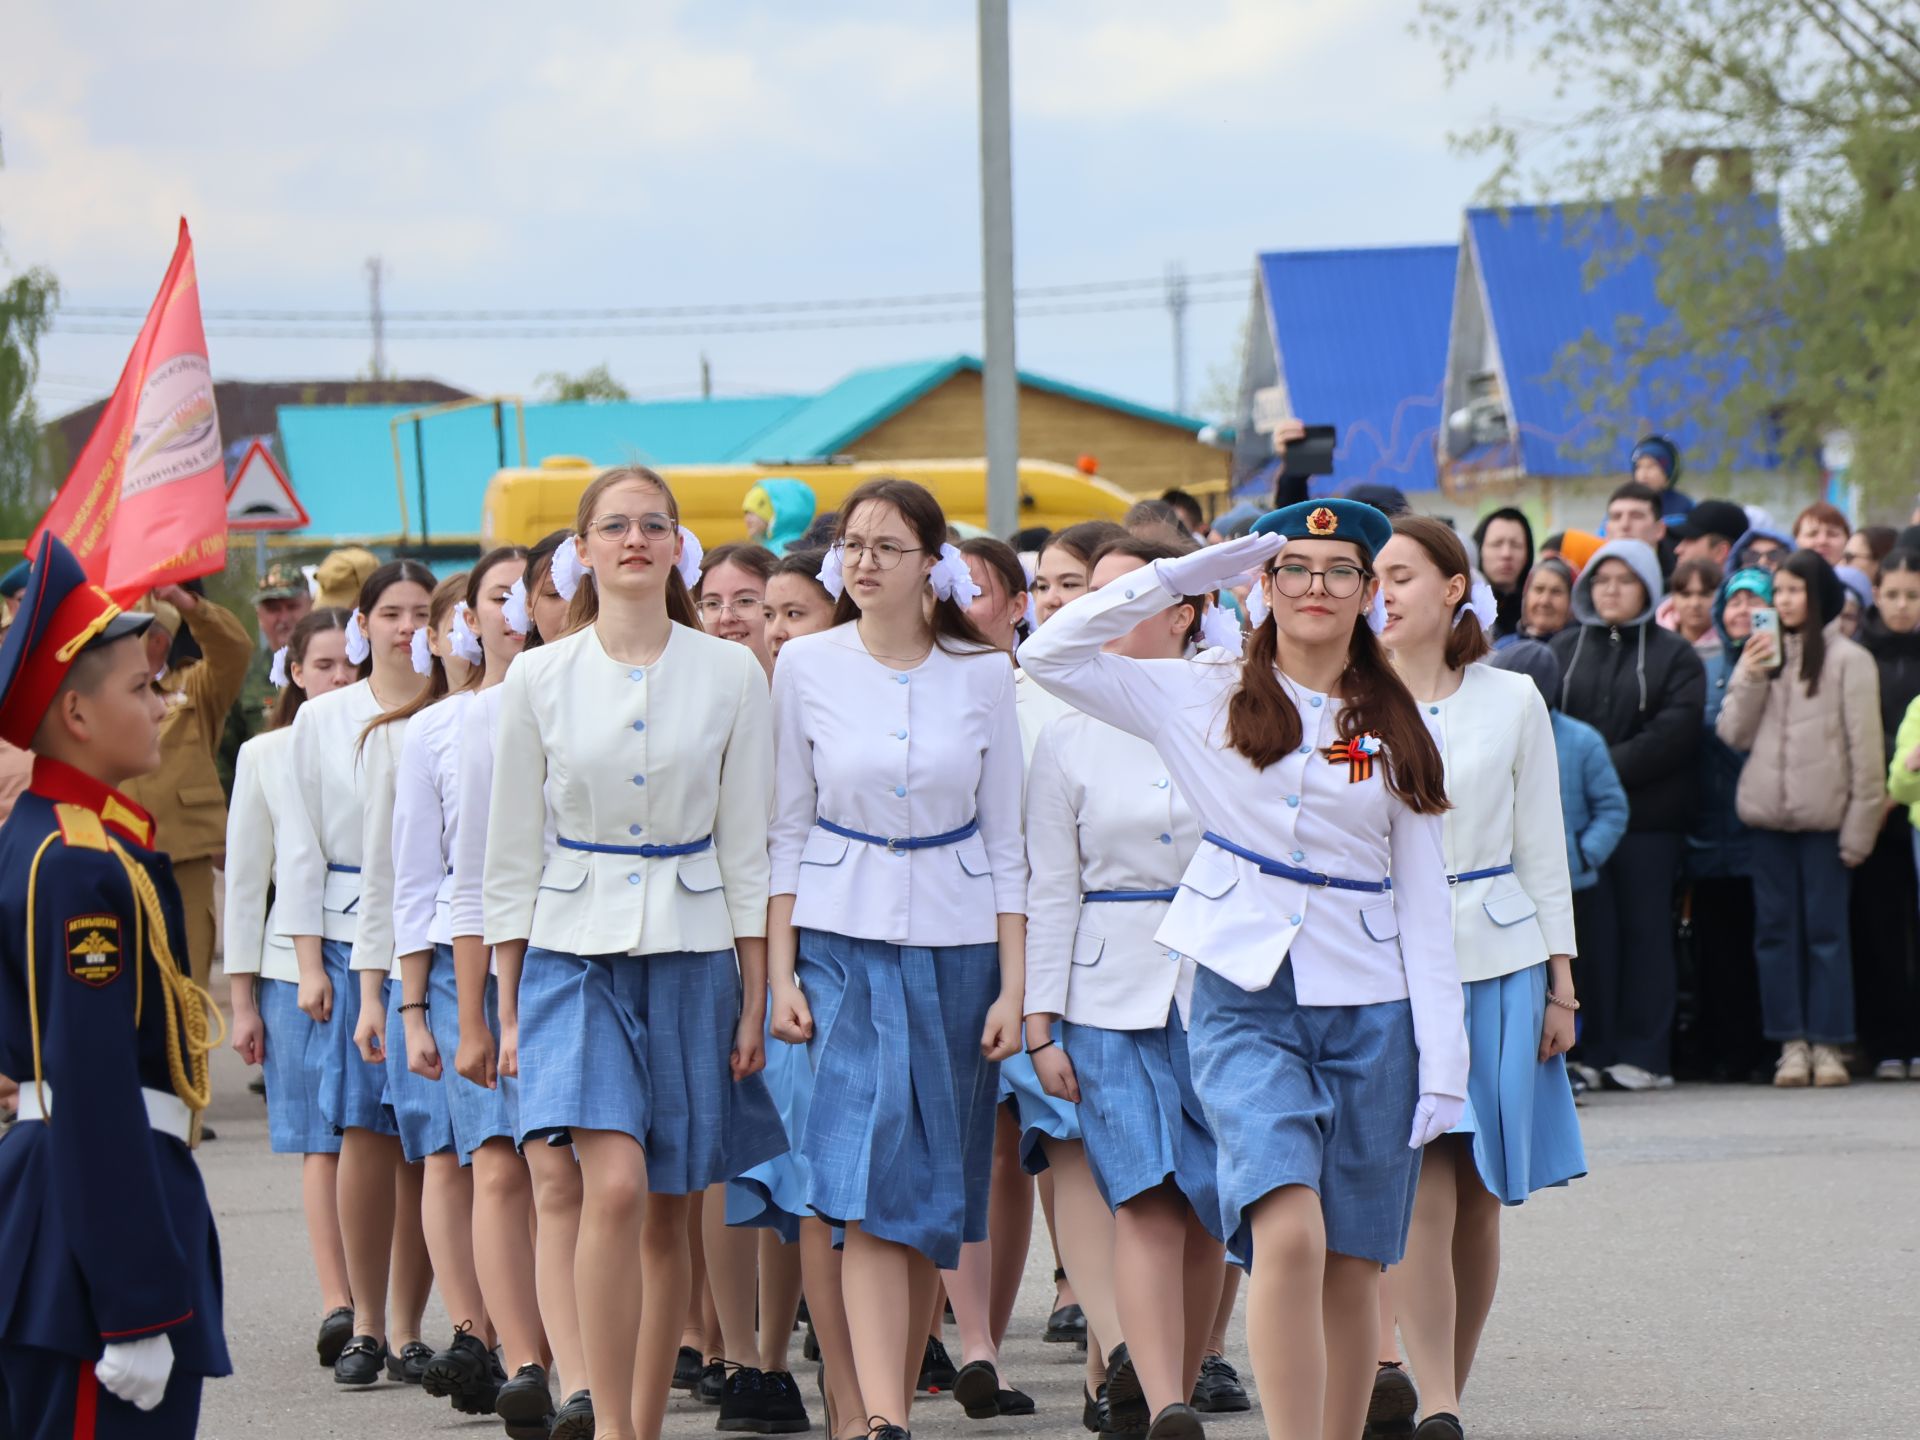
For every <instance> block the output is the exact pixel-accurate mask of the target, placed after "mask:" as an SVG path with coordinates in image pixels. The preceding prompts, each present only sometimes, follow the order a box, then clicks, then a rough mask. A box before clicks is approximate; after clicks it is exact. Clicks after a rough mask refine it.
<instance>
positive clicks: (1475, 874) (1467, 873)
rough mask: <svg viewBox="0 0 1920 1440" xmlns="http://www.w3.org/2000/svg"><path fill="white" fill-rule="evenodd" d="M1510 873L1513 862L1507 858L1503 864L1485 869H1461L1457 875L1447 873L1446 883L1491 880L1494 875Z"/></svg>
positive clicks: (1461, 883)
mask: <svg viewBox="0 0 1920 1440" xmlns="http://www.w3.org/2000/svg"><path fill="white" fill-rule="evenodd" d="M1512 873H1513V862H1512V861H1511V860H1509V861H1508V862H1507V863H1506V864H1504V865H1493V866H1489V867H1488V868H1487V869H1485V870H1462V871H1461V872H1460V873H1459V874H1458V875H1449V876H1447V884H1449V885H1464V884H1466V883H1467V881H1469V880H1491V879H1492V878H1493V877H1494V876H1496V875H1511V874H1512Z"/></svg>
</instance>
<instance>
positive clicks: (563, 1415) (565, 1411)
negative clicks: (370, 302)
mask: <svg viewBox="0 0 1920 1440" xmlns="http://www.w3.org/2000/svg"><path fill="white" fill-rule="evenodd" d="M547 1440H593V1396H592V1395H591V1394H589V1393H588V1392H587V1391H585V1390H576V1391H574V1392H573V1394H571V1395H569V1396H568V1397H567V1403H566V1404H564V1405H562V1406H561V1407H560V1410H559V1413H558V1414H556V1415H555V1416H554V1417H553V1430H552V1432H551V1433H550V1434H549V1435H548V1437H547Z"/></svg>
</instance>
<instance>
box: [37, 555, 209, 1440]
mask: <svg viewBox="0 0 1920 1440" xmlns="http://www.w3.org/2000/svg"><path fill="white" fill-rule="evenodd" d="M151 620H152V617H151V616H148V615H130V614H124V613H122V612H121V610H120V608H119V607H118V606H117V605H115V604H114V602H113V601H112V599H111V598H109V597H108V595H107V593H106V592H105V591H104V590H100V589H98V588H96V587H94V586H92V585H89V584H88V583H87V581H86V576H85V574H84V573H83V572H82V570H81V568H80V565H79V562H78V561H76V560H75V559H74V558H73V555H72V554H71V553H70V552H69V551H68V550H67V548H66V547H65V546H64V545H62V544H61V543H60V542H59V541H58V540H57V539H54V538H53V537H52V536H49V537H47V538H46V539H45V540H44V541H43V542H42V544H41V551H40V556H39V560H38V562H37V563H36V564H35V565H34V566H33V570H32V573H31V575H30V576H29V578H28V581H27V585H26V588H25V590H24V592H23V593H22V597H21V604H20V612H19V615H18V617H17V618H16V621H15V623H14V625H13V626H12V627H11V628H10V629H9V631H8V633H7V636H6V640H5V642H4V644H0V738H4V739H5V740H6V741H7V742H8V743H9V744H12V745H16V746H19V747H21V748H31V749H32V750H33V752H34V769H33V779H32V782H31V784H30V785H29V787H28V789H27V791H26V793H25V794H23V795H22V796H21V797H20V800H19V802H18V803H17V804H16V805H15V807H14V810H13V814H12V815H11V816H10V817H9V818H8V820H7V822H6V824H5V826H4V827H0V1072H4V1073H6V1074H8V1075H13V1076H16V1077H18V1079H19V1081H20V1123H18V1124H16V1125H15V1126H14V1127H13V1128H12V1129H11V1130H10V1131H8V1132H7V1134H6V1136H5V1138H4V1139H0V1440H53V1437H56V1436H57V1437H60V1440H69V1437H86V1440H136V1437H137V1440H175V1437H182V1436H191V1435H192V1434H193V1433H194V1431H195V1429H196V1427H197V1424H198V1420H199V1414H200V1386H201V1382H202V1380H203V1379H205V1378H206V1377H208V1376H213V1375H226V1374H229V1373H231V1368H232V1367H231V1365H230V1364H229V1362H228V1359H227V1346H226V1340H225V1338H224V1336H223V1335H222V1331H221V1283H220V1246H219V1239H218V1237H217V1236H216V1235H215V1233H214V1226H213V1215H212V1212H211V1211H210V1210H209V1209H208V1207H207V1197H206V1191H205V1189H204V1188H203V1187H202V1185H201V1182H200V1172H199V1168H198V1167H197V1166H196V1165H195V1164H194V1160H193V1155H192V1152H191V1151H190V1150H189V1148H188V1143H189V1137H190V1136H191V1134H192V1133H193V1131H194V1129H195V1127H196V1121H197V1117H198V1113H199V1111H200V1110H201V1109H202V1108H203V1107H204V1106H205V1105H206V1102H207V1091H208V1083H207V1056H208V1052H209V1051H210V1050H211V1049H212V1048H213V1047H214V1046H216V1045H218V1044H219V1043H220V1037H219V1036H218V1035H216V1034H214V1033H212V1032H213V1031H216V1030H219V1031H224V1029H225V1025H224V1023H223V1022H222V1021H221V1020H220V1018H219V1012H218V1011H217V1010H216V1009H215V1008H214V1006H213V1003H212V1000H211V997H209V996H208V995H207V993H206V992H205V991H204V990H202V989H200V988H199V987H198V986H197V985H195V984H194V983H193V982H192V980H191V978H190V977H189V976H188V974H187V968H186V963H185V959H184V956H185V950H186V925H185V921H184V917H183V915H182V913H181V906H180V894H179V891H178V889H177V888H176V887H175V885H174V881H173V871H172V866H171V864H170V863H169V862H168V860H167V857H166V856H165V855H163V854H160V853H158V852H157V851H156V850H155V848H154V846H155V844H156V840H155V836H154V830H153V822H152V820H151V819H150V818H149V817H148V816H147V814H146V812H145V811H143V810H141V809H140V808H139V807H138V806H137V805H135V804H133V803H132V802H131V801H130V800H128V799H127V798H126V797H125V795H124V794H122V793H121V792H120V789H119V787H120V786H122V785H124V784H125V783H126V782H127V781H128V780H130V779H132V778H133V777H134V776H136V775H139V774H142V773H144V772H145V771H148V770H151V769H152V768H153V767H154V766H155V765H157V764H158V763H159V758H160V756H159V747H160V722H161V717H162V715H163V713H164V704H163V702H162V700H161V697H160V696H159V695H158V693H156V691H155V690H154V688H153V686H152V683H151V682H152V678H153V677H152V674H151V672H150V670H149V669H148V666H147V661H146V655H145V648H144V646H143V644H142V641H141V638H140V637H141V632H142V631H144V630H145V629H146V627H147V625H148V624H149V623H151Z"/></svg>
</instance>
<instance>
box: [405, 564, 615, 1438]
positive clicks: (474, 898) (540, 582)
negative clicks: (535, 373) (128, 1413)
mask: <svg viewBox="0 0 1920 1440" xmlns="http://www.w3.org/2000/svg"><path fill="white" fill-rule="evenodd" d="M572 534H573V532H572V531H571V530H556V531H554V532H553V533H552V534H550V535H548V536H546V537H545V538H543V539H542V540H540V541H539V542H538V543H536V544H535V545H534V547H533V548H532V549H531V550H530V551H528V552H527V557H526V568H525V573H524V576H523V577H522V578H518V579H515V580H514V581H513V582H512V583H511V584H510V585H508V586H507V587H506V588H505V589H504V590H502V589H501V587H500V585H499V583H497V582H498V581H499V580H501V579H503V578H504V577H505V574H506V573H510V571H511V567H510V566H509V565H507V564H506V562H504V561H494V562H493V563H492V564H491V565H490V564H488V563H486V561H483V562H482V563H481V564H480V565H479V566H477V567H476V568H475V574H476V575H477V576H479V577H480V580H481V584H480V586H479V587H478V589H477V590H476V591H474V592H471V593H473V594H474V597H475V598H474V601H473V605H472V610H473V623H472V625H471V627H470V628H471V629H472V631H473V632H474V634H475V636H476V638H477V639H478V641H479V644H480V648H481V652H482V657H483V658H482V660H481V661H480V662H479V663H480V664H481V665H482V666H483V670H484V677H483V679H482V682H481V685H480V687H479V689H478V690H477V691H476V692H475V694H474V696H473V701H472V703H471V704H469V705H468V706H466V707H465V713H464V714H463V715H462V716H461V720H460V737H459V752H458V763H457V767H456V770H457V776H456V784H455V799H454V815H455V818H456V822H457V823H456V824H455V826H454V829H453V834H452V837H451V840H450V842H449V844H450V851H451V856H452V865H453V880H452V896H451V899H450V901H449V903H448V907H447V908H448V916H447V929H448V931H449V932H450V933H451V935H452V937H453V939H452V942H451V947H450V948H451V952H452V959H453V968H454V974H455V988H456V991H457V1000H456V1010H455V1015H456V1016H457V1024H456V1025H455V1026H454V1030H455V1033H454V1034H453V1035H452V1036H451V1037H450V1036H449V1035H448V1033H447V1030H446V1028H445V1027H446V1025H447V1021H448V1016H447V1015H445V1014H442V1013H440V1011H438V1010H432V1009H430V1010H429V1011H428V1012H427V1015H428V1019H429V1021H430V1022H431V1024H430V1026H429V1028H430V1030H431V1031H432V1038H433V1041H434V1051H435V1053H436V1057H437V1058H438V1059H439V1061H440V1063H441V1066H442V1069H443V1070H444V1068H445V1065H446V1056H447V1054H448V1053H449V1040H450V1039H451V1042H452V1046H451V1048H452V1053H453V1055H454V1057H455V1060H454V1065H455V1071H456V1073H457V1074H458V1075H459V1077H460V1080H461V1082H463V1083H464V1082H470V1083H471V1085H472V1087H473V1088H472V1089H471V1090H462V1089H460V1088H459V1085H458V1084H456V1083H455V1082H453V1081H449V1082H448V1083H449V1084H450V1085H454V1091H453V1094H452V1096H451V1097H450V1101H449V1104H450V1108H451V1110H452V1112H453V1117H454V1132H455V1139H456V1141H458V1142H459V1143H461V1144H462V1146H463V1148H464V1147H465V1145H466V1143H467V1142H468V1141H469V1140H471V1141H476V1142H477V1144H476V1145H475V1146H474V1148H473V1149H472V1150H471V1152H470V1153H471V1156H472V1165H473V1169H474V1177H475V1182H476V1183H475V1187H474V1212H473V1232H474V1259H475V1268H476V1269H477V1271H478V1272H479V1276H480V1292H481V1294H482V1295H483V1296H484V1297H485V1298H486V1301H487V1308H488V1313H489V1315H490V1316H492V1317H493V1319H494V1324H495V1326H496V1328H497V1329H498V1331H499V1333H500V1337H501V1345H502V1347H503V1348H504V1349H505V1350H506V1352H507V1358H508V1361H509V1363H511V1364H513V1365H514V1372H513V1375H512V1377H511V1378H510V1379H509V1380H508V1381H507V1383H506V1384H505V1385H503V1386H502V1387H501V1388H500V1393H499V1394H498V1395H497V1396H495V1397H494V1413H495V1414H497V1415H498V1416H500V1418H501V1419H502V1420H503V1421H505V1422H506V1424H507V1426H508V1427H509V1428H508V1433H509V1434H510V1435H513V1436H515V1440H539V1437H542V1436H545V1435H547V1434H548V1433H549V1427H550V1430H551V1434H552V1435H553V1436H555V1437H557V1440H586V1437H589V1436H591V1435H592V1434H593V1399H592V1396H591V1395H589V1394H588V1392H587V1387H586V1384H585V1380H586V1362H585V1360H584V1359H583V1357H582V1354H581V1349H580V1319H579V1309H578V1306H577V1305H576V1303H575V1300H574V1287H573V1264H574V1245H575V1240H576V1237H577V1236H578V1234H579V1230H580V1167H579V1165H578V1164H577V1163H576V1162H575V1160H574V1157H573V1148H572V1146H571V1145H570V1144H568V1143H565V1142H566V1137H565V1136H564V1135H559V1136H556V1137H554V1138H555V1139H558V1140H560V1141H561V1142H562V1143H560V1144H544V1145H532V1146H529V1147H528V1148H527V1149H526V1151H525V1153H524V1154H523V1153H522V1152H521V1150H520V1145H519V1133H520V1127H519V1095H518V1085H519V1082H518V1081H517V1080H516V1079H515V1078H514V1077H512V1076H509V1075H502V1074H500V1073H499V1069H498V1060H499V1028H500V1018H499V1017H500V1005H499V987H498V984H497V982H496V981H495V979H494V977H493V976H492V975H491V974H490V973H489V969H490V963H489V962H490V955H489V952H488V948H487V945H486V941H485V940H484V938H483V934H484V930H485V925H484V917H483V904H482V894H483V886H482V882H483V879H484V876H485V871H486V860H487V817H488V814H489V813H490V809H491V806H492V804H493V742H494V732H495V729H496V726H497V722H498V720H499V715H500V693H501V692H500V682H501V681H502V680H504V679H505V678H506V674H507V669H508V667H509V666H510V665H512V664H513V663H515V661H516V659H517V657H518V656H519V655H520V654H521V653H522V652H523V650H526V649H533V648H536V647H537V646H538V645H539V644H540V643H541V639H540V637H541V634H542V633H543V630H542V627H544V631H545V633H548V634H552V635H556V636H557V635H559V634H560V633H561V632H562V631H563V630H564V629H565V628H566V611H567V602H566V601H565V600H564V599H563V598H562V597H561V596H560V594H559V592H558V590H557V589H555V587H554V585H553V581H552V573H551V572H552V566H553V555H554V552H555V550H556V548H557V547H558V546H559V545H560V543H561V542H562V541H565V540H570V539H571V537H572ZM489 558H491V557H489ZM529 594H531V595H532V597H533V598H532V601H531V603H529V601H528V598H527V597H528V595H529ZM469 653H471V652H469ZM443 803H444V802H443ZM552 839H553V832H552V825H551V822H550V821H549V822H548V823H547V824H546V825H545V827H544V831H543V835H542V842H543V843H542V854H543V856H544V855H545V854H548V853H550V852H551V850H552ZM441 958H443V957H439V956H438V955H437V954H436V964H437V963H438V961H439V960H440V959H441ZM443 1005H444V1002H443ZM410 1013H411V1012H410ZM423 1058H424V1057H423ZM529 1182H531V1183H530V1188H529ZM529 1206H531V1209H532V1211H533V1213H535V1214H537V1215H538V1216H539V1225H538V1226H537V1227H534V1229H533V1249H532V1253H531V1258H530V1260H529V1257H528V1253H527V1250H526V1241H527V1234H528V1229H529V1224H530V1219H531V1217H530V1215H529V1213H528V1211H529ZM529 1286H530V1287H531V1294H529V1288H528V1287H529ZM522 1316H525V1317H526V1319H525V1320H524V1321H523V1320H522V1319H521V1317H522ZM528 1325H531V1327H532V1329H533V1333H534V1334H535V1335H536V1336H538V1335H539V1334H540V1333H541V1332H542V1331H544V1333H545V1338H546V1344H547V1347H548V1348H549V1349H550V1350H551V1352H552V1359H553V1365H554V1369H555V1370H556V1371H557V1372H558V1374H559V1375H560V1377H561V1379H562V1381H563V1382H564V1383H565V1384H567V1385H569V1386H571V1387H572V1391H571V1393H570V1394H569V1395H568V1396H567V1398H566V1400H565V1403H563V1404H562V1405H560V1407H559V1409H558V1411H557V1412H556V1411H555V1409H554V1405H553V1394H554V1392H553V1389H552V1377H551V1376H550V1375H549V1374H548V1372H547V1369H546V1367H545V1366H543V1365H542V1364H540V1363H539V1362H538V1360H537V1359H536V1360H533V1361H520V1362H517V1363H516V1362H515V1357H516V1356H517V1355H519V1354H520V1353H521V1352H520V1349H519V1347H520V1345H521V1344H522V1343H523V1339H522V1338H516V1337H517V1336H519V1335H520V1333H521V1331H522V1330H523V1329H524V1328H526V1327H527V1326H528Z"/></svg>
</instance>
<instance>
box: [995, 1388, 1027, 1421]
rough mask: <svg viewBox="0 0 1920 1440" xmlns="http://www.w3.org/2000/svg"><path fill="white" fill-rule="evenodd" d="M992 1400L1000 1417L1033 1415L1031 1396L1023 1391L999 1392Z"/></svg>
mask: <svg viewBox="0 0 1920 1440" xmlns="http://www.w3.org/2000/svg"><path fill="white" fill-rule="evenodd" d="M993 1398H994V1402H995V1403H996V1404H998V1405H999V1407H1000V1413H1001V1414H1002V1415H1031V1414H1033V1396H1031V1395H1029V1394H1027V1392H1026V1391H1024V1390H999V1391H996V1392H994V1397H993Z"/></svg>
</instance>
